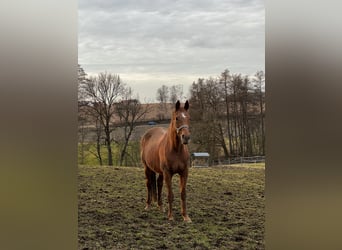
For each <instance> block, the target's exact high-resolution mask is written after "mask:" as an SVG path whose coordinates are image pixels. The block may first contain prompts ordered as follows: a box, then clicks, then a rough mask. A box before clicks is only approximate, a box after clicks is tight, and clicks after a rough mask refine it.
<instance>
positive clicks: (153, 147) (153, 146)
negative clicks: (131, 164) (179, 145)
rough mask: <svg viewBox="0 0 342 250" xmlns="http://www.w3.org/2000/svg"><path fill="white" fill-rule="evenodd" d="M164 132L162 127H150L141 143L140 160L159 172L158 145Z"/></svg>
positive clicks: (160, 171) (160, 172)
mask: <svg viewBox="0 0 342 250" xmlns="http://www.w3.org/2000/svg"><path fill="white" fill-rule="evenodd" d="M165 133H166V132H165V129H164V128H160V127H155V128H152V129H150V130H148V131H147V132H146V133H145V134H144V136H143V138H142V143H141V144H142V145H141V147H142V148H141V150H142V154H141V157H142V161H143V162H144V163H145V164H146V165H147V167H149V168H150V169H151V170H153V171H154V172H156V173H159V174H162V173H163V172H162V170H161V169H160V159H159V145H160V141H161V139H162V137H163V135H164V134H165Z"/></svg>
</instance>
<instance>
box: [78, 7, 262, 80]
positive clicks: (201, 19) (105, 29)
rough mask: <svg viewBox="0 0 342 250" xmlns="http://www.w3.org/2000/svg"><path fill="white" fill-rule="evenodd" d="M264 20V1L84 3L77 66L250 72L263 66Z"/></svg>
mask: <svg viewBox="0 0 342 250" xmlns="http://www.w3.org/2000/svg"><path fill="white" fill-rule="evenodd" d="M264 22H265V20H264V6H263V2H262V1H253V0H245V1H238V0H231V1H228V0H192V1H184V0H182V1H165V0H160V1H156V0H139V1H138V0H135V1H132V0H131V1H130V0H128V1H127V0H122V1H104V0H102V1H95V0H92V1H90V0H86V1H85V0H81V1H80V2H79V63H80V64H81V65H83V66H84V68H85V70H86V71H87V68H88V69H90V70H91V71H93V70H95V69H105V70H107V71H112V72H113V73H124V74H126V75H129V73H131V74H134V73H139V74H145V75H148V74H150V75H152V76H153V75H155V74H161V75H162V74H164V75H167V74H168V75H169V76H170V74H172V75H174V76H176V75H184V76H185V75H188V76H190V75H196V74H209V75H210V74H219V73H220V72H221V71H223V70H224V69H225V68H226V67H229V66H231V67H233V69H231V68H230V69H231V70H232V71H236V70H240V71H241V70H245V72H242V73H252V72H253V71H256V70H263V68H264ZM234 67H235V69H234ZM102 71H103V70H102ZM166 73H167V74H166ZM199 77H200V76H199ZM156 79H160V77H159V76H158V77H157V78H156ZM184 79H188V78H184ZM194 80H195V79H194ZM156 81H157V80H156Z"/></svg>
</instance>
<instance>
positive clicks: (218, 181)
mask: <svg viewBox="0 0 342 250" xmlns="http://www.w3.org/2000/svg"><path fill="white" fill-rule="evenodd" d="M251 166H252V167H246V165H245V167H212V168H191V170H190V174H189V180H188V188H187V192H188V195H187V196H188V202H187V203H188V213H189V216H190V217H191V219H192V221H193V223H191V224H187V223H184V222H183V221H182V220H183V219H182V217H181V215H180V194H179V191H178V179H179V178H178V176H177V175H175V176H174V177H173V191H174V194H175V200H174V203H173V204H174V217H175V221H173V222H169V221H168V220H167V217H166V213H164V214H163V213H161V212H159V211H158V210H157V209H152V210H150V211H148V212H146V211H145V210H144V206H145V198H146V187H145V179H144V171H143V169H142V168H128V167H126V168H124V167H87V166H80V167H79V248H80V249H87V248H88V249H264V248H265V246H264V243H265V242H264V224H265V223H264V220H265V204H264V203H265V198H264V178H265V171H264V167H263V166H261V167H260V165H258V166H256V165H254V164H252V165H251ZM163 192H164V204H165V205H164V206H165V207H166V205H167V202H166V190H165V187H164V190H163Z"/></svg>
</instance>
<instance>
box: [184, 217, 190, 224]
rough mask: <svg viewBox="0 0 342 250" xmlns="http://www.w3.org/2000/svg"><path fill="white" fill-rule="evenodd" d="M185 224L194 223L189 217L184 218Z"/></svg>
mask: <svg viewBox="0 0 342 250" xmlns="http://www.w3.org/2000/svg"><path fill="white" fill-rule="evenodd" d="M184 222H188V223H191V222H192V221H191V219H190V217H189V216H187V217H184Z"/></svg>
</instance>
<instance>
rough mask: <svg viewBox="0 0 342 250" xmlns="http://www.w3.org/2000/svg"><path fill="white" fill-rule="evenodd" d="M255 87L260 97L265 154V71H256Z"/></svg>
mask: <svg viewBox="0 0 342 250" xmlns="http://www.w3.org/2000/svg"><path fill="white" fill-rule="evenodd" d="M254 76H255V79H254V80H253V82H254V87H255V93H256V96H257V99H258V104H259V109H260V116H259V117H260V118H259V119H260V126H261V150H260V151H261V154H262V155H264V154H265V125H264V119H265V118H264V103H265V74H264V72H263V71H258V72H256V73H255V75H254Z"/></svg>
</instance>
